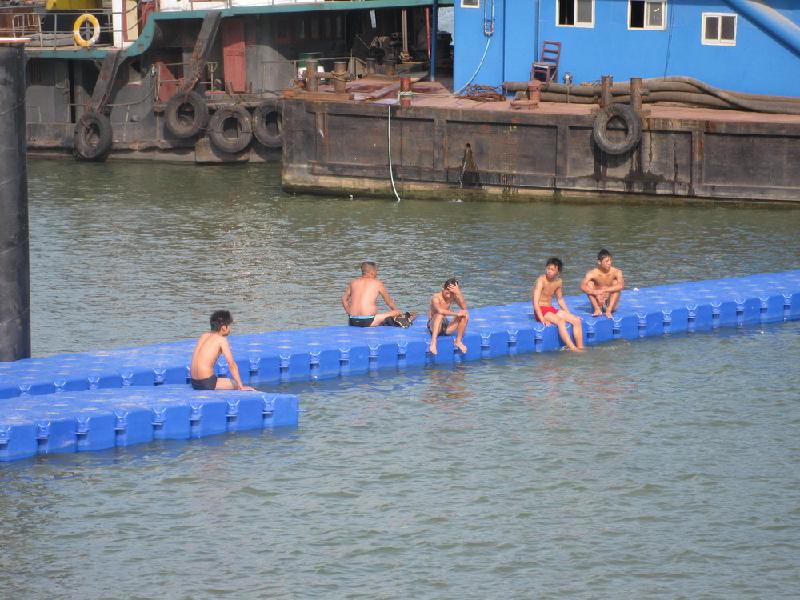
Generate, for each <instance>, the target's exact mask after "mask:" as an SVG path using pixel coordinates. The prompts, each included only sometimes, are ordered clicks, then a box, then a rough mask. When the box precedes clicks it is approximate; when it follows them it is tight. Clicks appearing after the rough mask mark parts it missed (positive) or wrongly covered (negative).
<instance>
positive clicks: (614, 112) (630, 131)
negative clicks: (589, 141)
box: [592, 104, 642, 154]
mask: <svg viewBox="0 0 800 600" xmlns="http://www.w3.org/2000/svg"><path fill="white" fill-rule="evenodd" d="M614 118H618V119H621V120H622V121H623V122H624V123H625V128H626V130H627V132H626V134H625V137H624V138H623V139H621V140H617V139H611V138H610V137H609V135H608V124H609V123H610V122H611V120H612V119H614ZM592 138H593V139H594V143H595V144H597V147H598V148H600V150H602V151H603V152H605V153H606V154H625V153H626V152H630V151H631V150H633V148H635V147H636V146H637V145H638V144H639V141H640V140H641V139H642V120H641V119H640V118H639V115H638V114H636V112H635V111H634V110H633V109H632V108H631V107H630V106H628V105H627V104H612V105H611V106H608V107H606V108H604V109H603V110H601V111H600V112H598V113H597V117H595V120H594V127H593V129H592Z"/></svg>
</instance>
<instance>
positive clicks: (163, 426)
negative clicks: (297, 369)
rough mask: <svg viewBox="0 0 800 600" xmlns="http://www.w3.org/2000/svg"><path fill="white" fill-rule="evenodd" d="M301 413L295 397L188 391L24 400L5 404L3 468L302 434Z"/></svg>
mask: <svg viewBox="0 0 800 600" xmlns="http://www.w3.org/2000/svg"><path fill="white" fill-rule="evenodd" d="M298 413H299V409H298V401H297V397H296V396H293V395H289V394H266V393H263V392H238V391H209V392H198V391H195V390H192V389H191V388H190V387H189V386H187V385H163V386H149V387H145V386H138V387H126V388H124V389H119V388H117V389H111V388H109V389H99V390H84V391H80V392H61V393H57V394H42V395H37V396H20V397H18V398H14V399H7V400H3V401H0V461H12V460H19V459H22V458H29V457H31V456H36V455H43V454H58V453H64V452H87V451H92V450H107V449H109V448H114V447H116V446H131V445H133V444H142V443H145V442H152V441H153V440H164V439H178V440H187V439H190V438H198V437H204V436H208V435H215V434H219V433H226V432H232V431H244V430H248V429H261V428H265V427H269V428H272V427H282V426H296V425H297V423H298Z"/></svg>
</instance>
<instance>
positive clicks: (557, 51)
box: [531, 41, 561, 83]
mask: <svg viewBox="0 0 800 600" xmlns="http://www.w3.org/2000/svg"><path fill="white" fill-rule="evenodd" d="M560 58H561V42H548V41H544V42H542V54H541V56H540V57H539V60H538V61H536V62H535V63H533V65H532V66H531V81H533V80H534V79H538V80H539V81H544V82H545V83H550V82H551V81H554V80H555V81H558V60H559V59H560Z"/></svg>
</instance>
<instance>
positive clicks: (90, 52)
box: [30, 0, 454, 60]
mask: <svg viewBox="0 0 800 600" xmlns="http://www.w3.org/2000/svg"><path fill="white" fill-rule="evenodd" d="M453 1H454V0H443V1H440V2H439V6H452V5H453ZM432 5H433V2H432V1H431V0H362V1H360V2H350V1H346V2H314V3H308V4H279V5H271V6H234V7H232V8H226V9H223V10H221V11H220V12H221V13H222V17H223V18H225V17H235V16H243V15H244V16H246V15H262V14H287V13H300V12H323V11H345V10H375V9H382V8H415V7H420V6H432ZM209 12H211V11H208V10H187V11H174V12H173V11H169V12H158V13H152V14H151V15H150V16H149V17H148V19H147V23H146V24H145V26H144V29H143V30H142V32H141V34H140V35H139V39H138V40H136V41H135V42H134V43H133V44H132V45H130V46H128V47H127V48H126V49H125V50H123V51H122V56H123V58H126V57H129V56H138V55H140V54H142V53H143V52H145V51H146V50H147V49H148V48H149V47H150V44H151V43H152V42H153V36H154V34H155V22H156V21H176V20H181V19H203V18H204V17H205V16H206V14H208V13H209ZM34 49H35V46H32V47H31V50H34ZM109 49H110V48H107V47H101V48H98V47H93V48H80V49H75V48H70V49H69V50H57V49H54V50H36V51H35V52H31V54H30V55H31V56H35V57H36V58H68V59H72V60H84V59H85V60H89V59H102V58H103V57H104V56H105V55H106V53H107V52H108V50H109Z"/></svg>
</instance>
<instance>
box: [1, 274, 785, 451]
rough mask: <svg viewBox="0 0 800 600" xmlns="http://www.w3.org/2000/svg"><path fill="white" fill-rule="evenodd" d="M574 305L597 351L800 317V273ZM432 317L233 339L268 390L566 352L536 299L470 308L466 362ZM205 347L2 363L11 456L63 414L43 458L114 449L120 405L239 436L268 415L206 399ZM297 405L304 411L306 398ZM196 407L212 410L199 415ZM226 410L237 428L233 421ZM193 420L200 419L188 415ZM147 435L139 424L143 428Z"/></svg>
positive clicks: (181, 431)
mask: <svg viewBox="0 0 800 600" xmlns="http://www.w3.org/2000/svg"><path fill="white" fill-rule="evenodd" d="M468 299H469V300H472V301H474V300H475V299H474V298H468ZM567 302H568V304H569V306H570V308H571V310H572V311H573V312H574V313H575V314H577V315H579V316H581V317H582V319H583V321H584V336H585V342H586V344H587V345H593V344H598V343H601V342H605V341H608V340H612V339H618V338H623V339H637V338H641V337H650V336H660V335H664V334H669V333H679V332H695V331H712V330H714V329H717V328H720V327H742V326H748V325H757V324H760V323H774V322H782V321H787V320H794V319H800V270H796V271H788V272H784V273H767V274H760V275H750V276H746V277H738V278H731V279H720V280H711V281H696V282H686V283H678V284H672V285H664V286H656V287H650V288H643V289H628V290H624V291H623V293H622V299H621V302H620V306H619V309H618V311H617V312H616V313H615V315H614V318H613V319H607V318H605V317H599V318H598V317H593V316H591V314H590V312H589V309H590V307H589V304H588V300H587V299H586V297H585V296H570V297H567ZM425 321H426V319H425V318H420V319H418V320H417V322H416V323H414V325H413V326H412V327H411V328H409V329H400V328H397V327H375V328H367V329H362V328H354V327H347V326H337V327H323V328H317V329H304V330H295V331H273V332H267V333H261V334H247V335H237V336H231V338H230V342H231V347H232V350H233V354H234V356H235V357H236V360H237V363H238V367H239V372H240V373H241V374H242V378H243V380H245V381H249V383H250V384H251V385H259V386H264V385H269V384H276V383H279V382H288V381H304V380H314V379H326V378H333V377H346V376H348V375H353V374H362V373H366V372H369V371H372V370H382V369H388V370H395V369H397V368H398V367H404V366H415V365H417V366H422V365H425V364H428V363H431V362H434V363H448V362H453V361H471V360H479V359H481V358H492V357H497V356H504V355H509V354H517V353H526V352H545V351H548V350H557V349H559V348H560V347H561V341H560V340H559V338H558V332H557V330H556V328H555V327H544V326H543V325H542V324H541V323H538V322H537V321H536V320H535V319H534V316H533V309H532V306H531V304H530V302H519V303H515V304H510V305H505V306H487V307H483V308H473V309H470V325H469V328H468V330H467V334H466V335H465V336H464V343H465V344H466V345H467V348H468V351H467V353H466V354H461V353H460V352H458V351H456V350H455V349H454V347H453V338H452V337H440V338H439V345H438V354H437V355H436V356H435V357H434V356H432V355H430V354H429V353H428V352H427V347H428V340H429V334H428V331H427V329H426V327H425ZM194 344H195V340H185V341H180V342H173V343H168V344H159V345H153V346H144V347H138V348H123V349H118V350H112V351H106V352H92V353H84V354H69V355H59V356H51V357H47V358H33V359H25V360H20V361H16V362H13V363H0V460H13V458H15V457H18V458H21V457H22V455H24V456H31V454H30V453H28V454H25V453H22V454H21V455H20V456H16V454H15V453H13V452H10V451H9V448H10V447H11V438H12V437H14V439H15V440H16V439H17V438H22V437H24V438H25V439H26V440H28V441H27V442H26V443H27V444H28V446H30V444H31V442H30V439H31V438H30V431H31V430H37V428H40V425H41V424H42V423H45V422H48V419H47V418H46V417H47V415H48V414H49V413H48V412H47V411H48V410H52V411H55V412H54V413H53V418H51V419H49V423H50V425H49V429H50V432H49V433H48V435H45V433H46V432H44V431H35V434H36V436H37V437H35V438H34V439H36V440H37V442H36V452H34V454H36V453H38V452H40V449H41V446H42V445H43V446H44V447H45V450H46V451H53V450H52V449H53V448H57V447H63V448H64V449H65V451H73V450H83V449H97V448H96V447H98V448H99V447H100V446H104V445H105V447H111V446H107V444H108V443H109V439H110V437H109V434H108V427H107V424H105V423H106V421H108V420H109V419H110V420H112V421H113V420H115V419H117V418H118V415H117V413H116V412H114V410H112V409H111V407H112V406H123V405H124V406H125V407H127V408H126V409H123V410H128V413H127V417H126V419H127V422H130V423H137V424H138V423H139V419H141V420H143V421H146V420H147V419H153V423H156V424H158V418H160V417H158V415H160V414H161V413H162V412H163V413H164V415H167V414H169V415H172V414H173V412H174V413H175V414H176V415H177V414H180V415H181V416H180V417H174V419H175V420H174V421H173V420H172V419H173V417H170V419H169V420H170V423H169V424H167V423H166V421H165V422H164V423H163V424H160V425H159V426H155V425H152V424H151V429H152V432H151V433H152V436H153V437H154V438H155V437H158V436H161V437H169V436H172V435H175V436H179V437H180V436H184V437H191V436H192V435H195V434H196V435H198V436H199V435H208V434H211V433H220V432H222V431H227V430H230V422H234V423H235V422H236V419H232V420H231V419H229V417H230V415H229V414H228V411H229V410H233V409H230V402H233V401H235V400H238V401H239V406H240V409H239V414H240V415H242V416H241V419H242V420H241V421H239V423H240V424H241V423H245V422H251V420H252V421H253V422H255V421H257V418H256V416H255V414H256V413H257V410H256V409H255V408H253V407H252V406H250V404H249V395H248V394H245V393H244V392H230V393H228V392H195V391H192V390H191V389H190V388H189V387H188V386H187V385H186V382H187V377H188V368H189V362H190V359H191V354H192V350H193V348H194ZM227 372H228V369H227V365H226V364H225V362H224V360H221V361H220V362H219V363H218V364H217V373H218V374H219V375H226V374H227ZM139 394H141V395H139ZM209 394H210V396H209ZM230 394H233V396H231V395H230ZM253 397H258V396H253ZM270 397H274V398H276V399H277V398H280V396H270ZM293 402H294V406H295V407H296V403H297V400H296V399H294V400H293ZM104 403H105V404H104ZM226 404H227V405H228V408H225V405H226ZM195 405H197V406H200V407H201V408H198V409H195ZM137 407H138V408H137ZM203 407H205V408H203ZM139 410H143V411H144V412H145V413H148V411H149V413H148V415H149V416H147V417H145V416H143V415H142V414H140V412H139ZM198 410H199V413H198V412H197V411H198ZM37 411H39V412H37ZM70 411H71V412H70ZM104 411H105V412H104ZM67 413H69V414H67ZM150 413H152V414H150ZM153 414H156V416H157V418H154V417H153V416H152V415H153ZM198 414H199V415H200V417H201V418H199V419H195V418H194V417H193V415H194V416H197V415H198ZM223 414H225V420H226V422H225V423H222V420H221V419H222V415H223ZM245 414H246V415H247V416H244V415H245ZM32 415H33V416H32ZM59 415H60V416H59ZM184 415H188V416H187V417H185V418H184ZM34 417H35V418H34ZM62 417H63V418H62ZM83 418H85V419H88V421H87V422H88V423H90V424H92V423H93V424H96V425H97V427H98V429H93V431H95V432H96V431H101V430H102V431H104V432H105V433H103V434H100V433H97V434H96V435H90V433H89V432H88V431H87V432H83V431H82V430H81V429H80V427H84V425H82V424H81V423H83V421H81V420H80V419H83ZM70 419H72V421H70ZM103 419H106V420H105V421H104V420H103ZM295 419H296V418H295ZM114 422H115V423H116V421H114ZM187 422H188V423H190V425H189V429H188V434H187V433H186V432H187V429H186V427H187V426H186V425H185V424H184V423H187ZM101 423H102V425H101ZM173 423H174V429H173ZM178 423H181V424H180V425H179V424H178ZM191 423H194V425H191ZM221 423H222V424H221ZM295 423H296V420H295ZM117 424H119V423H117ZM287 424H288V423H287ZM234 426H235V425H234ZM259 426H263V425H259ZM10 427H11V428H13V433H12V430H11V429H9V428H10ZM26 427H27V428H28V429H26ZM70 427H72V428H73V429H72V430H70V429H69V428H70ZM138 427H139V426H138V425H136V427H134V429H136V431H137V432H138V431H139V429H138ZM31 428H32V429H31ZM64 431H72V434H69V433H63V436H62V432H64ZM114 431H115V433H114V435H113V436H111V438H113V441H114V443H112V444H111V445H112V446H113V445H125V444H127V443H135V442H133V441H132V440H136V442H138V441H147V439H148V438H147V434H141V435H143V436H144V438H143V439H142V438H141V436H140V433H123V434H120V433H118V431H123V429H119V430H117V429H114ZM124 431H126V432H127V431H128V429H127V428H126V429H124ZM23 432H27V433H23ZM70 435H71V436H72V437H70ZM68 438H69V439H68ZM42 440H45V441H44V442H43V441H42ZM120 440H122V442H120ZM14 447H15V448H16V447H21V446H16V445H15V446H14ZM26 452H29V451H26ZM12 455H13V456H12Z"/></svg>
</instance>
